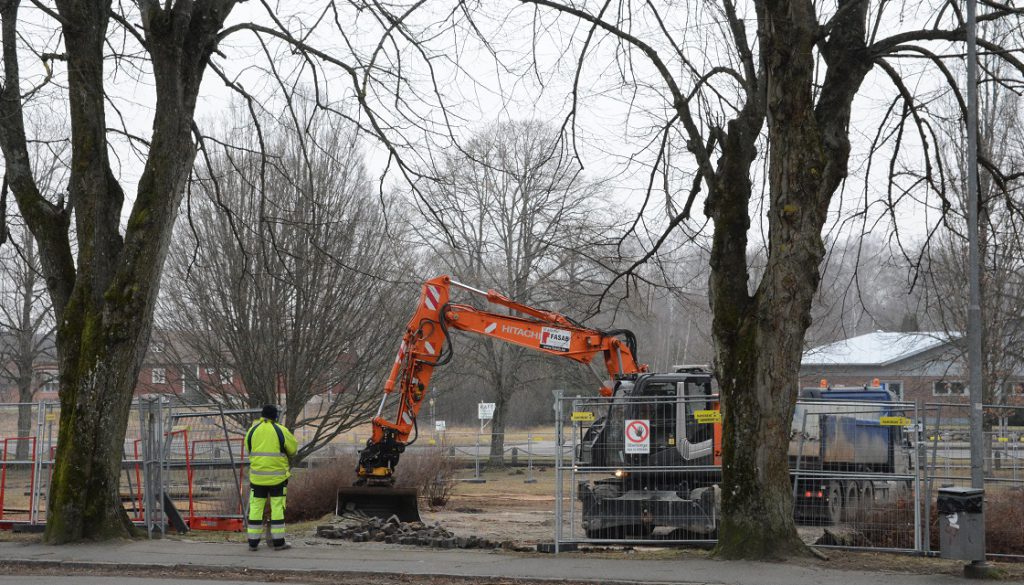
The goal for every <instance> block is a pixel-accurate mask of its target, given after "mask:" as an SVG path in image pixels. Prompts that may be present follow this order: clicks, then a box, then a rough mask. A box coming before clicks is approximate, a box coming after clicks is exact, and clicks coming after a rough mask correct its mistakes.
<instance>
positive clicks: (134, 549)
mask: <svg viewBox="0 0 1024 585" xmlns="http://www.w3.org/2000/svg"><path fill="white" fill-rule="evenodd" d="M0 562H17V563H28V564H34V565H41V566H48V567H58V566H67V567H69V568H70V567H72V566H83V565H102V566H104V567H111V566H123V565H127V566H132V567H135V568H140V569H148V568H159V569H165V570H166V569H173V568H174V567H177V566H189V567H192V568H204V569H224V570H228V569H242V568H248V569H250V570H252V569H268V570H278V571H296V572H307V571H323V572H341V573H387V574H415V575H434V576H458V577H508V578H518V579H537V580H558V581H561V580H566V579H570V580H579V581H598V582H606V583H612V582H621V583H644V584H660V583H687V584H690V583H692V584H696V583H700V584H719V583H723V584H736V585H812V584H815V585H816V584H819V583H829V584H831V585H847V584H849V585H853V584H857V585H875V584H877V585H893V583H898V584H899V585H918V584H920V585H941V584H945V583H963V582H964V580H962V579H959V578H956V577H952V576H949V575H910V574H903V573H900V574H894V573H880V572H864V571H841V570H835V569H828V568H822V567H808V566H796V565H788V564H777V563H752V562H721V561H712V560H706V559H686V560H619V559H607V558H595V557H593V556H588V555H585V554H573V555H566V554H563V555H559V556H554V555H540V554H537V555H524V554H513V553H499V552H484V551H466V550H435V549H416V548H408V547H395V546H383V545H378V544H374V543H359V544H356V543H347V542H346V543H345V544H343V545H330V546H311V545H304V544H302V543H301V542H297V543H296V544H295V548H293V549H291V550H289V551H285V552H280V553H275V552H273V551H271V550H269V549H266V548H261V549H260V551H259V552H254V553H251V552H248V551H247V550H246V549H245V546H244V545H243V544H231V543H208V542H194V541H179V540H171V539H168V540H151V541H146V540H143V541H132V542H114V543H106V544H80V545H69V546H47V545H43V544H35V543H29V544H27V543H18V542H0Z"/></svg>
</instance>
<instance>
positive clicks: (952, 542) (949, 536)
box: [936, 487, 985, 561]
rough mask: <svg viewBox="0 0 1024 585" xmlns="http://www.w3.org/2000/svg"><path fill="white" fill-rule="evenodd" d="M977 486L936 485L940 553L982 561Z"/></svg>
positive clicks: (981, 492) (982, 493) (980, 496)
mask: <svg viewBox="0 0 1024 585" xmlns="http://www.w3.org/2000/svg"><path fill="white" fill-rule="evenodd" d="M984 498H985V490H983V489H980V488H964V487H944V488H939V501H938V505H937V506H936V508H937V510H938V512H939V556H941V557H942V558H944V559H960V560H965V561H974V560H985V533H984V530H985V526H984V525H983V524H982V514H981V510H982V503H983V501H984Z"/></svg>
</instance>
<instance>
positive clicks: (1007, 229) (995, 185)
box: [919, 26, 1024, 427]
mask: <svg viewBox="0 0 1024 585" xmlns="http://www.w3.org/2000/svg"><path fill="white" fill-rule="evenodd" d="M992 29H996V27H995V26H990V27H989V31H988V32H989V36H992V37H996V38H999V37H1002V38H1006V37H1007V36H1009V35H1012V34H1014V33H1013V32H1012V31H1006V30H1003V32H1002V33H999V32H998V29H996V30H992ZM980 61H981V69H982V70H983V71H985V72H986V77H987V78H988V79H987V83H984V84H982V85H981V86H980V88H979V90H980V91H979V120H978V153H979V158H980V159H981V160H982V161H984V164H983V165H982V168H981V169H980V171H979V188H978V206H979V214H978V217H979V232H978V233H979V242H978V246H979V256H980V258H981V262H982V270H981V274H982V283H981V312H982V319H983V322H984V323H985V327H984V330H983V337H982V348H983V350H982V353H983V361H982V364H983V365H982V380H983V389H984V397H983V399H984V402H985V403H986V404H1004V403H1005V402H1006V401H1007V400H1008V399H1013V400H1019V398H1020V397H1018V396H1016V395H1015V394H1016V393H1017V387H1018V384H1019V382H1020V380H1019V379H1017V378H1018V375H1019V372H1020V371H1021V369H1022V368H1024V312H1022V309H1021V307H1022V306H1024V209H1022V206H1021V205H1022V196H1024V163H1022V160H1024V119H1022V117H1021V100H1020V96H1019V95H1018V94H1017V93H1016V91H1015V90H1014V89H1011V88H1008V87H1006V86H1004V85H1002V84H1001V83H1000V82H999V80H1000V79H1003V78H1005V76H1006V75H1005V69H1006V65H1005V63H1003V61H1002V60H1001V59H998V58H997V57H995V56H993V55H982V57H981V59H980ZM948 103H950V105H951V106H952V107H950V108H949V109H950V110H952V112H953V114H954V115H951V116H950V120H949V122H948V123H947V124H945V125H944V126H943V127H941V128H940V130H941V133H940V137H941V138H940V141H939V146H940V147H941V151H940V152H941V156H942V158H943V159H944V160H945V164H946V167H947V168H948V169H949V170H950V172H949V174H950V193H951V195H952V196H951V197H950V200H951V201H950V209H949V211H948V212H947V213H946V214H945V223H946V225H947V226H948V227H949V229H948V230H946V231H944V232H942V233H940V234H938V235H937V236H936V237H934V238H932V240H931V241H930V242H929V243H928V245H926V246H925V247H924V248H923V250H922V251H921V255H922V256H923V257H924V261H923V262H922V263H921V265H920V271H919V272H920V274H921V276H922V280H923V285H924V289H925V299H926V301H927V303H928V305H929V307H930V309H931V311H932V313H934V314H935V315H936V318H937V319H936V320H937V321H938V323H939V326H940V329H941V331H943V332H944V333H945V334H946V335H948V336H949V337H951V338H957V337H960V336H962V335H963V333H964V332H965V331H966V330H967V312H968V299H967V290H966V288H965V287H964V280H963V279H964V275H965V274H967V257H968V242H967V212H968V210H967V180H966V175H967V166H966V158H967V152H966V144H965V142H966V129H964V127H963V126H962V125H961V124H960V123H959V120H958V119H957V118H956V117H955V112H956V102H955V101H954V100H949V101H948ZM1000 169H1002V170H1005V171H1006V172H1000ZM959 349H961V350H962V351H960V352H959V353H960V355H959V358H960V360H961V361H962V363H963V364H966V363H967V349H966V346H962V347H960V348H959ZM989 414H990V415H992V414H995V413H989ZM993 418H995V417H994V416H986V427H990V426H991V424H992V422H993Z"/></svg>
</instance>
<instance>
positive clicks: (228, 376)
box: [220, 368, 235, 386]
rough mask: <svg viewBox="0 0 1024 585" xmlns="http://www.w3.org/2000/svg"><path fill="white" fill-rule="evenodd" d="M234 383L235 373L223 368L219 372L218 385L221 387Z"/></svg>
mask: <svg viewBox="0 0 1024 585" xmlns="http://www.w3.org/2000/svg"><path fill="white" fill-rule="evenodd" d="M234 381H235V373H234V372H232V371H231V369H230V368H225V369H223V370H221V371H220V383H221V385H222V386H226V385H228V384H231V383H233V382H234Z"/></svg>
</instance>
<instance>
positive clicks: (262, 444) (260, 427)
mask: <svg viewBox="0 0 1024 585" xmlns="http://www.w3.org/2000/svg"><path fill="white" fill-rule="evenodd" d="M298 447H299V443H298V441H296V440H295V436H294V435H292V433H291V431H289V430H288V429H286V428H284V427H283V426H281V425H279V424H277V423H276V422H274V421H272V420H269V419H265V418H261V419H259V420H258V421H256V422H254V423H253V424H252V427H250V428H249V432H248V433H246V435H245V448H246V449H248V451H249V482H250V483H252V484H253V485H277V484H279V483H281V482H283V481H285V480H286V479H288V478H289V477H291V471H290V468H291V465H290V464H289V458H290V457H292V456H294V455H295V451H296V450H298Z"/></svg>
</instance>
